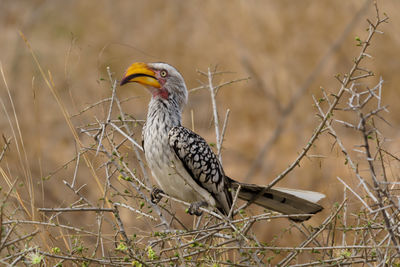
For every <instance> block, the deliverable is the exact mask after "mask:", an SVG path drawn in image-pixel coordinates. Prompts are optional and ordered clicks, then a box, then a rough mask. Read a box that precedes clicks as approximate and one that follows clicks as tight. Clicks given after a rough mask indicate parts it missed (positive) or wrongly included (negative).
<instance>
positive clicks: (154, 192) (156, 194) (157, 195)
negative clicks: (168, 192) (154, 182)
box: [150, 186, 164, 204]
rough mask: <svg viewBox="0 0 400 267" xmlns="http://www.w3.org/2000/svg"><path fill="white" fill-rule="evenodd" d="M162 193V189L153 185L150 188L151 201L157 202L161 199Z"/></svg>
mask: <svg viewBox="0 0 400 267" xmlns="http://www.w3.org/2000/svg"><path fill="white" fill-rule="evenodd" d="M161 194H164V191H162V190H161V189H160V188H158V187H155V186H153V188H152V189H151V193H150V196H151V203H154V204H157V203H158V202H160V200H161V199H162V195H161Z"/></svg>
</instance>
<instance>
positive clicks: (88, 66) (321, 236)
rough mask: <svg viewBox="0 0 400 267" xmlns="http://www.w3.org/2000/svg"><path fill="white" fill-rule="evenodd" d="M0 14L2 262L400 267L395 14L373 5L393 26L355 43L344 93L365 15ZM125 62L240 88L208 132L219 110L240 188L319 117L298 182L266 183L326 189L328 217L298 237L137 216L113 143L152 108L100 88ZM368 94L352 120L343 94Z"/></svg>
mask: <svg viewBox="0 0 400 267" xmlns="http://www.w3.org/2000/svg"><path fill="white" fill-rule="evenodd" d="M2 4H3V5H2V8H1V10H0V20H1V22H2V23H0V28H1V30H2V36H1V37H0V40H1V41H2V42H0V48H1V51H2V54H1V58H0V60H1V74H2V80H3V82H2V83H1V86H0V100H1V113H2V114H3V116H2V119H0V126H1V129H2V135H3V140H2V141H1V142H0V145H1V147H0V149H1V150H0V176H1V177H2V178H3V179H2V182H1V186H2V193H3V194H2V196H1V197H2V200H1V201H2V203H3V205H2V209H1V214H2V218H1V224H2V226H3V227H2V228H1V229H2V230H1V244H0V250H1V254H0V255H1V259H0V260H1V261H2V264H11V265H12V264H17V265H19V264H20V263H21V262H25V263H26V264H29V262H30V263H32V262H33V261H34V260H37V261H39V262H40V264H42V265H46V266H47V265H54V264H56V263H62V264H63V265H64V266H69V265H70V264H77V265H82V264H86V263H89V264H92V265H98V264H105V265H110V264H111V262H112V264H115V265H125V264H127V265H129V264H132V261H136V262H137V264H138V265H139V262H142V264H145V263H146V264H149V265H153V264H156V263H157V262H160V261H161V262H162V263H163V264H168V263H169V262H170V261H172V262H174V263H175V264H183V262H185V264H192V263H193V264H195V263H196V262H197V263H199V264H205V265H212V264H220V265H223V264H228V265H229V264H230V263H229V260H230V261H233V262H235V263H236V264H238V265H240V264H243V265H246V266H247V265H250V264H254V265H257V264H260V262H258V261H261V262H263V263H264V264H268V263H271V264H277V263H278V262H281V263H282V264H283V265H288V264H292V265H295V264H299V265H298V266H302V265H301V264H302V263H304V264H310V263H313V262H314V265H316V266H318V265H320V264H321V262H320V261H319V260H322V261H323V262H325V264H326V265H329V266H330V265H332V266H336V265H338V264H339V263H341V264H346V263H347V264H351V263H352V264H355V263H358V264H359V265H360V266H361V265H367V262H375V263H376V265H379V264H381V265H382V264H383V263H385V262H390V263H391V264H393V265H394V264H400V262H399V260H397V257H398V253H399V252H398V247H396V246H395V245H396V244H398V243H396V242H398V236H399V234H398V230H397V227H398V225H397V223H398V219H397V217H398V214H397V210H398V207H397V205H398V203H397V202H398V200H397V196H398V193H397V191H398V184H397V182H398V170H399V158H400V155H399V148H400V145H399V144H400V142H399V130H398V129H399V127H398V125H400V116H399V115H398V114H400V106H399V105H397V102H396V101H397V99H398V98H399V94H398V90H397V87H396V85H397V84H399V83H400V78H399V76H398V75H397V70H398V69H399V67H400V66H399V65H400V61H399V60H397V55H398V54H399V52H400V51H399V47H400V35H399V32H400V30H399V27H398V25H400V21H399V20H400V16H399V12H398V11H397V10H400V4H399V3H398V2H397V1H384V2H383V1H382V2H379V8H380V10H381V18H384V15H383V12H386V13H387V14H388V16H389V17H390V21H389V22H390V23H389V24H383V25H381V26H380V27H381V28H380V30H382V31H384V32H385V34H384V35H381V34H378V35H377V36H374V39H373V40H372V42H371V45H370V46H369V47H368V54H369V55H371V56H372V58H363V59H362V60H363V61H362V64H361V66H362V67H363V68H367V69H368V70H371V71H373V73H374V74H375V76H373V77H365V78H363V79H361V80H360V81H351V80H348V81H347V82H348V84H346V86H343V87H342V88H344V89H343V90H342V91H340V90H341V88H340V87H341V83H346V81H345V80H343V79H344V77H343V74H344V73H348V72H349V71H350V68H351V66H352V65H353V64H354V62H353V59H354V58H355V57H356V56H357V55H358V53H359V51H360V49H361V47H362V46H363V45H364V43H363V41H365V40H366V37H367V36H368V32H366V31H365V29H366V28H368V23H367V22H366V18H370V20H371V21H375V10H374V8H373V5H372V3H370V2H369V1H346V2H345V3H341V2H336V1H323V2H321V1H318V2H317V1H296V2H293V1H279V2H278V1H248V2H241V1H230V2H229V3H228V2H227V1H221V2H214V1H193V2H191V3H190V4H188V3H186V2H181V1H168V2H166V1H153V2H152V4H151V5H149V4H148V3H147V2H145V1H135V2H130V1H129V2H128V1H118V2H112V4H111V2H109V1H97V2H96V5H94V4H89V3H86V2H83V1H80V2H78V1H70V2H65V1H7V0H6V1H3V3H2ZM19 31H21V32H22V36H23V37H24V38H26V40H27V42H26V41H24V38H21V35H20V34H19ZM356 36H359V38H360V40H361V43H359V42H360V41H357V40H355V37H356ZM28 43H29V44H30V45H28ZM358 43H359V44H360V45H361V47H360V46H357V44H358ZM31 49H32V50H31ZM360 60H361V59H360ZM132 61H146V62H152V61H165V62H168V63H170V64H172V65H174V66H176V67H177V68H178V69H179V70H180V71H181V72H182V73H183V76H184V77H185V79H186V82H187V84H188V87H189V88H197V87H199V86H201V85H202V83H205V84H207V83H208V78H207V77H203V76H202V75H201V74H200V72H198V71H197V70H203V71H206V70H207V69H208V68H209V67H210V66H216V65H217V70H220V71H226V72H227V73H224V74H223V75H217V76H215V77H214V85H218V84H223V83H225V82H229V81H234V80H240V81H237V82H234V83H232V84H229V85H227V86H225V87H222V88H221V90H220V91H219V92H218V96H217V102H218V110H219V115H220V128H222V124H223V121H224V116H225V114H226V109H227V108H229V109H230V116H229V123H228V124H227V129H226V133H225V139H224V142H223V146H222V156H223V162H224V168H225V170H226V172H227V174H228V175H229V176H232V177H235V178H236V179H238V180H242V181H246V182H256V183H260V184H268V183H269V182H271V181H272V180H273V178H274V177H279V174H282V172H283V171H284V170H285V169H286V168H287V167H288V166H289V165H290V164H292V162H295V159H296V157H298V156H299V155H300V153H301V152H302V151H303V150H302V148H303V147H304V146H306V145H307V142H308V140H309V138H310V136H312V134H313V133H314V130H315V129H317V126H318V124H319V123H320V122H321V120H320V118H321V117H322V118H324V117H325V118H326V120H325V121H326V122H327V124H321V125H322V128H321V130H322V133H321V136H319V137H318V138H316V139H315V143H313V145H312V146H310V150H309V151H308V153H307V157H304V158H302V161H301V162H300V168H294V169H293V170H290V172H288V174H287V175H286V176H284V179H282V180H280V181H279V185H284V186H288V187H297V188H302V189H309V190H315V191H320V192H323V193H325V194H326V195H327V198H326V199H325V200H324V201H323V202H322V204H323V205H324V207H325V210H324V212H323V213H322V214H320V215H317V216H315V218H313V219H312V220H311V222H310V223H307V226H304V225H302V226H298V225H295V224H291V223H290V222H289V221H288V220H287V219H286V218H280V217H279V216H277V217H276V216H275V215H271V214H269V213H264V212H263V211H261V210H257V209H248V210H246V211H245V212H244V213H241V214H240V215H238V218H237V219H238V220H239V221H236V222H234V223H230V224H229V223H226V222H225V223H224V222H223V221H221V220H219V219H218V218H215V217H214V215H213V214H211V215H208V216H204V218H203V219H202V221H196V220H194V219H193V218H192V217H190V216H188V215H186V214H184V212H182V210H183V208H182V205H181V204H176V202H175V201H173V200H170V201H168V203H167V204H166V206H165V207H166V208H164V207H156V206H151V205H150V204H148V203H147V202H146V198H147V196H148V192H147V191H146V190H145V189H144V188H146V187H147V188H148V186H149V180H151V178H150V177H149V175H148V171H147V172H146V171H145V168H144V166H141V164H140V161H138V157H139V158H140V157H143V156H142V154H141V152H140V151H139V150H138V148H136V147H135V146H134V145H132V143H131V142H129V140H128V139H127V138H126V136H124V135H122V134H121V133H120V132H119V131H118V129H120V128H121V129H122V131H123V132H124V133H126V134H128V135H130V136H131V137H132V138H133V139H134V140H136V141H137V142H139V143H140V132H141V124H142V122H143V121H142V119H143V118H144V117H145V113H146V104H147V100H148V95H147V94H146V92H144V90H143V89H141V88H140V87H135V86H130V87H128V89H126V88H121V89H120V88H116V87H115V86H114V80H115V79H118V78H119V77H120V76H121V75H122V73H123V70H124V68H125V67H126V66H128V64H130V63H131V62H132ZM108 66H109V67H110V70H111V71H109V72H107V67H108ZM337 73H341V74H342V76H340V77H341V78H340V80H341V83H339V81H338V80H337V79H336V78H334V75H336V74H337ZM367 73H368V72H363V71H360V72H356V73H354V74H353V76H357V75H359V74H367ZM248 77H249V78H250V79H247V78H248ZM380 77H383V80H384V82H383V83H381V81H380ZM241 79H244V80H241ZM199 81H200V82H199ZM354 83H355V85H352V84H354ZM320 87H322V88H323V89H324V90H321V89H320ZM367 88H369V89H370V90H372V91H368V89H367ZM345 89H346V90H345ZM323 92H325V93H326V95H324V94H323ZM338 92H342V94H343V95H342V96H341V97H339V98H335V97H332V96H331V95H330V94H336V95H337V94H338ZM360 92H366V93H365V94H362V95H359V94H360ZM371 92H373V93H371ZM312 95H315V101H313V98H312ZM368 96H370V97H371V99H368V104H366V105H365V106H362V107H357V108H353V109H349V107H350V106H349V102H348V100H349V99H350V98H351V99H353V100H354V101H355V99H357V98H359V99H360V101H364V100H365V97H368ZM335 99H338V100H339V101H338V103H337V106H335V109H334V117H332V116H331V115H329V114H330V112H327V111H328V110H329V107H330V106H331V104H332V103H334V101H335ZM353 104H354V103H353ZM386 105H388V107H387V109H388V110H390V112H389V113H386V112H385V109H383V107H386ZM346 108H347V110H346ZM191 111H193V118H194V121H192V117H191ZM374 111H376V112H374ZM378 111H379V112H378ZM371 112H372V113H371ZM369 113H371V114H373V116H370V115H368V114H369ZM376 113H377V114H376ZM315 115H317V116H315ZM365 116H367V118H365ZM381 116H383V117H382V118H383V119H384V120H382V119H381V118H380V117H381ZM212 118H213V108H212V105H211V101H210V98H209V92H208V91H207V90H204V89H201V90H195V91H193V92H191V94H190V101H189V107H188V108H187V109H186V112H185V118H184V124H185V125H186V126H189V127H192V124H193V125H194V127H195V129H196V131H197V132H198V133H200V134H201V135H202V136H204V137H206V139H207V140H208V141H209V142H212V143H214V142H215V141H214V140H215V129H214V124H213V122H212ZM342 121H344V122H346V123H342ZM363 121H364V122H365V123H363ZM385 121H388V122H389V123H390V125H388V124H387V123H386V122H385ZM350 124H351V125H350ZM376 129H377V130H376ZM94 137H96V138H97V139H94ZM99 140H101V142H99ZM343 151H346V153H347V154H343ZM359 151H362V152H359ZM366 153H369V156H368V157H369V158H372V159H373V161H371V160H370V161H366V160H365V159H366V155H367V154H366ZM370 162H373V164H372V165H371V164H369V163H370ZM294 166H296V165H294ZM146 173H147V174H146ZM136 178H137V179H136ZM278 179H280V178H278ZM364 179H365V181H366V183H367V185H365V186H363V183H362V181H363V180H364ZM276 181H277V180H276ZM140 183H143V184H142V185H140ZM378 187H379V188H380V189H379V190H378V189H377V188H378ZM344 188H345V189H344ZM337 203H339V204H337ZM170 205H172V206H170ZM42 207H46V208H56V207H57V208H63V209H61V210H52V211H53V212H51V213H49V212H44V211H38V208H42ZM128 207H129V208H128ZM65 208H66V209H67V210H65ZM71 209H73V210H71ZM175 212H176V215H175ZM161 214H162V216H161V217H160V215H161ZM171 216H172V218H174V216H176V217H175V218H176V219H172V221H170V219H171ZM163 220H165V221H164V225H163V226H158V224H159V223H160V222H163ZM240 220H242V221H240ZM311 225H313V226H314V227H315V228H313V227H312V226H311ZM216 227H217V228H218V227H219V228H218V229H216ZM176 229H178V230H179V231H175V230H176ZM192 229H195V230H194V231H191V230H192ZM186 230H187V231H186ZM239 230H240V234H238V233H237V231H239ZM124 233H125V235H124ZM210 233H212V234H213V235H214V236H208V235H207V234H210ZM215 234H217V235H215ZM305 240H308V241H307V242H306V241H305ZM225 242H226V243H225ZM243 242H244V243H243ZM299 244H303V245H299ZM149 246H152V249H149ZM302 246H303V247H304V248H302ZM177 247H178V248H177ZM260 247H263V248H262V249H260ZM153 253H154V254H153ZM176 255H178V256H176ZM42 257H43V258H42ZM176 257H177V258H176ZM124 259H127V262H124ZM242 260H243V262H241V261H242ZM371 264H374V263H371ZM382 266H383V265H382Z"/></svg>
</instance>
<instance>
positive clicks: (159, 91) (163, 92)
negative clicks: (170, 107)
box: [153, 87, 169, 99]
mask: <svg viewBox="0 0 400 267" xmlns="http://www.w3.org/2000/svg"><path fill="white" fill-rule="evenodd" d="M156 96H160V97H162V98H164V99H168V96H169V93H168V91H167V90H166V89H164V88H163V87H161V88H160V89H156V90H154V91H153V97H156Z"/></svg>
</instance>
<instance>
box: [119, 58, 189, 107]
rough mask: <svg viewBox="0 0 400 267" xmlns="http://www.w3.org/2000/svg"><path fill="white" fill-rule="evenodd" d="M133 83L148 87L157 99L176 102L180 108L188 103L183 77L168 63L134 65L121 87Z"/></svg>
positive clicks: (130, 67)
mask: <svg viewBox="0 0 400 267" xmlns="http://www.w3.org/2000/svg"><path fill="white" fill-rule="evenodd" d="M131 82H136V83H140V84H142V85H144V86H146V88H147V89H148V90H149V91H150V93H151V94H152V95H153V98H155V99H157V98H159V99H164V100H172V101H176V102H177V104H178V105H179V106H180V107H183V105H184V104H186V102H187V94H188V93H187V89H186V84H185V81H184V80H183V77H182V75H181V74H180V73H179V71H177V70H176V69H175V68H174V67H172V66H171V65H168V64H166V63H141V62H136V63H133V64H132V65H131V66H129V68H128V69H127V70H126V72H125V75H124V77H123V79H122V80H121V83H120V85H124V84H127V83H131Z"/></svg>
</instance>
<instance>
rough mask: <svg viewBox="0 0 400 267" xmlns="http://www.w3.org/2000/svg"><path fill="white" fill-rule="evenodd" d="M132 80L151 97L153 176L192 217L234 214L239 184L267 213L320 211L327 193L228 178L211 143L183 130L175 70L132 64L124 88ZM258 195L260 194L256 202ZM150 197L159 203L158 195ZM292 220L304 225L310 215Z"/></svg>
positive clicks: (148, 130) (180, 85)
mask: <svg viewBox="0 0 400 267" xmlns="http://www.w3.org/2000/svg"><path fill="white" fill-rule="evenodd" d="M128 82H138V83H141V84H143V85H145V86H146V87H147V88H148V89H149V91H150V92H151V94H152V98H151V100H150V103H149V110H148V114H147V120H146V125H145V126H144V127H143V134H142V136H143V147H144V151H145V156H146V160H147V163H148V166H149V168H150V169H151V171H152V174H153V177H154V178H155V179H156V181H157V183H158V184H159V186H160V187H161V189H162V190H163V191H164V192H165V193H166V194H168V195H171V196H174V197H177V198H180V199H182V200H184V201H187V202H191V203H192V206H191V207H190V209H189V211H191V213H193V214H197V215H198V214H200V212H199V211H198V208H199V207H200V206H209V207H215V208H217V209H218V210H219V211H220V212H221V213H222V214H224V215H228V214H230V213H231V212H230V211H231V207H232V199H233V194H234V193H235V191H236V189H238V187H239V185H240V191H239V194H238V196H239V198H241V199H243V200H246V201H252V202H253V203H255V204H258V205H260V206H262V207H264V208H266V209H270V210H273V211H277V212H280V213H283V214H287V215H296V214H315V213H317V212H319V211H321V210H322V206H320V205H319V204H317V203H316V202H318V201H319V200H320V199H321V198H323V197H324V195H323V194H320V193H317V192H312V191H302V190H294V189H285V188H269V189H266V188H265V187H263V186H258V185H253V184H245V183H240V182H237V181H235V180H233V179H231V178H229V177H227V176H226V175H225V173H224V171H223V169H222V166H221V164H220V162H219V161H218V158H217V157H216V155H215V154H214V152H213V151H212V149H211V147H210V146H209V145H208V144H207V142H206V141H205V140H204V139H203V138H202V137H201V136H199V135H198V134H196V133H194V132H193V131H191V130H189V129H187V128H185V127H183V126H181V112H182V108H183V106H184V105H185V103H186V101H187V89H186V85H185V82H184V80H183V78H182V76H181V74H180V73H179V72H178V71H177V70H176V69H175V68H173V67H172V66H170V65H168V64H165V63H150V64H144V63H134V64H132V65H131V66H130V67H129V68H128V70H127V72H126V74H125V77H124V79H123V80H122V81H121V85H123V84H125V83H128ZM261 191H263V192H262V194H261V193H260V192H261ZM157 192H158V191H157V190H156V191H154V193H157ZM256 195H257V196H258V195H259V196H258V197H257V198H255V199H254V196H256ZM152 197H153V199H154V200H159V198H158V197H157V194H154V195H152ZM289 217H290V218H291V219H292V220H295V221H304V220H307V219H308V218H309V217H310V215H304V216H289Z"/></svg>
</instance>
